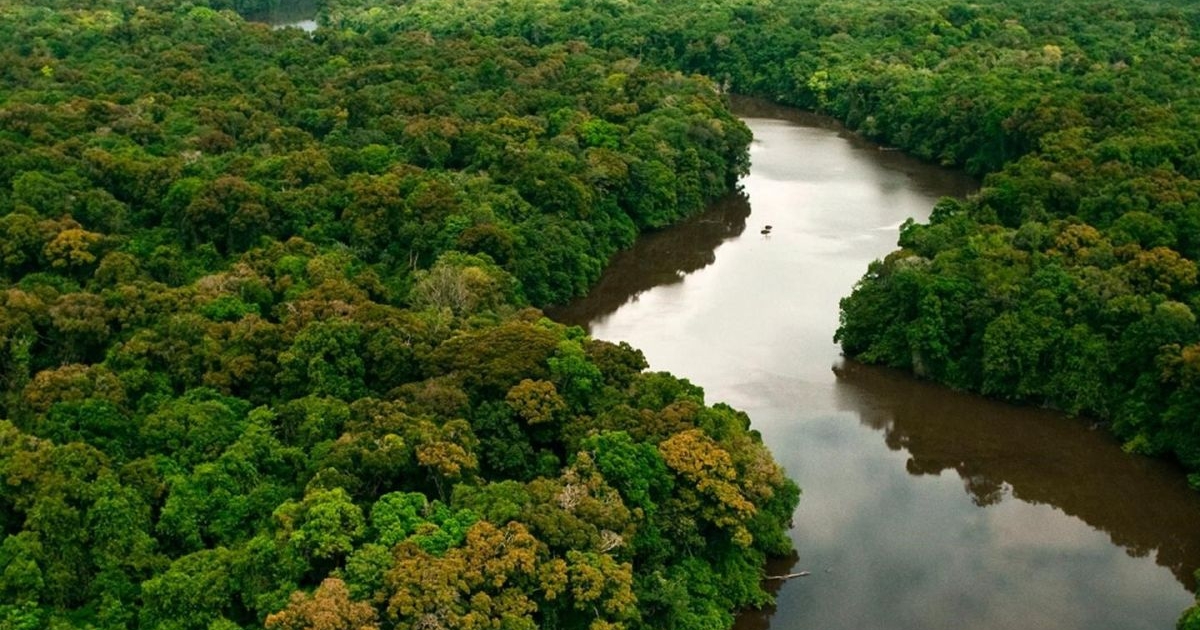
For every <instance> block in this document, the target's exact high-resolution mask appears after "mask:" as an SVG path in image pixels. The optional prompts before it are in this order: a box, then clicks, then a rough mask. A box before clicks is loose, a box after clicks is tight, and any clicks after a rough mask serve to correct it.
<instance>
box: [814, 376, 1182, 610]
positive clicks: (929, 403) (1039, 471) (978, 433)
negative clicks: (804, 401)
mask: <svg viewBox="0 0 1200 630" xmlns="http://www.w3.org/2000/svg"><path fill="white" fill-rule="evenodd" d="M834 371H835V373H836V374H837V379H838V380H837V387H836V388H835V392H836V394H837V396H836V400H837V402H838V407H839V408H840V409H844V410H847V411H853V412H855V413H857V414H858V417H859V418H860V419H861V421H862V423H863V424H865V425H867V426H870V427H871V428H873V429H877V430H880V431H883V433H884V441H885V442H886V444H887V446H888V448H890V449H891V450H893V451H901V450H903V451H905V452H907V453H908V455H909V459H908V461H907V463H906V468H907V470H908V473H909V474H911V475H914V476H921V475H938V474H940V473H941V472H942V471H945V470H954V471H955V472H956V473H957V474H958V476H959V478H961V479H962V480H963V485H964V488H965V489H966V491H967V493H969V494H970V495H971V498H972V500H973V501H974V503H975V504H976V505H979V506H989V505H994V504H997V503H999V502H1001V501H1003V500H1004V499H1005V497H1006V496H1010V495H1011V496H1012V497H1013V498H1015V499H1019V500H1021V501H1024V502H1026V503H1031V504H1046V505H1051V506H1054V507H1056V508H1058V509H1060V510H1062V511H1063V512H1064V513H1066V514H1068V515H1070V516H1074V517H1076V518H1079V519H1081V520H1083V521H1084V522H1085V523H1087V524H1088V525H1090V526H1091V527H1093V528H1095V529H1097V530H1100V531H1103V532H1105V533H1106V534H1108V536H1109V538H1110V539H1111V540H1112V542H1113V543H1114V544H1116V545H1120V546H1121V547H1123V548H1125V550H1126V552H1127V553H1128V554H1129V555H1130V556H1134V557H1148V556H1151V555H1153V557H1154V559H1155V562H1157V563H1158V564H1159V565H1162V566H1164V567H1167V568H1169V569H1170V570H1171V572H1172V573H1173V574H1174V575H1175V577H1176V578H1177V579H1178V580H1179V581H1180V583H1182V584H1183V585H1185V587H1187V588H1188V589H1189V590H1192V591H1195V588H1196V585H1195V582H1194V578H1193V575H1192V571H1193V570H1194V569H1195V568H1196V567H1198V566H1200V527H1197V525H1200V521H1198V520H1197V516H1198V515H1200V511H1198V509H1197V507H1198V503H1200V500H1198V499H1197V496H1196V494H1195V493H1194V492H1193V491H1191V490H1190V489H1188V487H1187V484H1186V483H1185V481H1184V476H1183V473H1182V471H1181V470H1179V469H1178V468H1177V467H1175V466H1173V465H1171V464H1169V463H1167V462H1163V461H1157V460H1151V459H1147V458H1143V457H1131V456H1129V455H1126V454H1125V453H1123V452H1122V451H1121V449H1120V447H1119V445H1118V444H1117V443H1116V441H1115V440H1114V439H1113V438H1112V437H1111V436H1110V435H1109V434H1108V433H1107V432H1105V431H1104V430H1101V429H1093V428H1092V427H1090V426H1089V425H1088V424H1087V423H1086V422H1085V421H1083V420H1080V419H1071V418H1067V417H1065V416H1063V415H1061V414H1058V413H1053V412H1050V411H1043V410H1037V409H1028V408H1022V407H1015V406H1012V405H1006V404H1002V403H998V402H994V401H989V400H985V399H982V398H980V397H978V396H972V395H969V394H964V393H961V392H954V391H950V390H947V389H945V388H942V387H938V386H936V385H933V384H930V383H926V382H920V381H914V380H913V379H912V378H911V377H909V376H907V375H905V374H902V373H899V372H895V371H892V370H887V369H884V368H878V367H873V366H867V365H863V364H860V363H857V362H853V361H846V362H844V363H843V364H842V365H840V366H839V367H837V368H835V370H834Z"/></svg>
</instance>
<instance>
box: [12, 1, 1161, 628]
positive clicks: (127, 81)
mask: <svg viewBox="0 0 1200 630" xmlns="http://www.w3.org/2000/svg"><path fill="white" fill-rule="evenodd" d="M274 5H275V3H274V2H265V1H258V0H253V1H242V0H236V1H234V2H228V1H224V0H222V1H220V2H218V1H217V0H212V1H211V2H196V3H176V2H170V1H168V0H150V1H149V2H136V3H131V2H124V1H122V0H112V1H109V0H103V1H101V2H90V1H89V2H84V1H82V0H53V1H52V2H25V1H21V0H0V61H3V62H4V63H3V64H0V67H2V69H0V74H2V75H3V83H4V86H5V89H4V90H3V91H2V93H0V418H7V419H8V420H4V421H0V478H2V479H3V483H0V627H3V628H21V629H22V630H23V629H25V628H29V629H31V630H32V629H34V628H38V629H41V628H57V627H81V628H106V629H107V628H114V629H115V628H145V629H150V628H154V629H162V630H191V629H196V630H236V629H238V628H255V627H263V626H268V627H272V628H274V627H282V628H285V629H289V630H290V628H292V627H297V628H298V627H310V626H312V624H316V626H312V627H320V628H322V629H324V628H325V626H323V625H321V624H330V625H329V628H330V629H332V628H334V625H333V624H335V623H336V620H337V619H338V618H337V617H336V615H335V616H332V617H330V616H328V615H326V616H323V617H321V619H322V620H323V621H321V620H318V621H313V611H320V610H321V609H320V607H321V606H324V605H326V604H327V603H328V602H340V604H339V605H341V604H346V605H347V606H350V604H349V603H348V602H346V601H345V600H346V599H347V598H349V599H352V600H353V601H354V604H353V605H352V606H350V608H347V611H348V612H347V615H348V617H347V618H346V620H345V621H346V622H347V623H350V621H349V620H350V619H351V618H353V620H354V623H355V624H357V625H354V628H355V630H365V628H367V627H370V624H372V623H375V622H376V621H380V620H383V622H384V623H386V624H387V627H411V626H413V625H414V624H415V623H417V622H418V621H422V623H424V622H425V621H426V615H432V616H433V618H438V619H445V620H447V621H446V623H447V624H449V625H451V626H455V627H458V626H459V625H469V624H475V625H473V626H472V627H506V628H534V627H539V626H540V627H561V628H596V629H597V630H599V629H601V628H609V629H617V628H634V627H639V628H655V627H666V626H670V625H672V624H674V625H675V627H688V626H689V625H691V624H693V622H695V623H699V622H700V621H704V622H705V623H710V622H711V621H713V620H717V621H719V622H721V623H725V624H727V623H728V621H729V619H730V618H731V617H730V611H731V610H733V609H736V608H738V607H741V606H747V605H759V604H762V603H764V602H765V601H766V595H765V594H764V592H763V591H762V590H761V589H760V587H759V584H758V579H759V573H760V571H761V567H762V565H763V561H764V559H765V557H766V554H768V553H780V552H781V551H786V550H784V549H782V548H781V547H780V545H779V541H780V540H781V539H784V538H786V535H785V534H784V530H785V527H786V526H787V524H788V518H789V517H790V513H791V508H792V507H794V505H795V502H796V500H797V495H796V493H795V492H794V486H793V485H792V484H791V483H790V482H789V481H787V480H786V479H785V478H784V476H783V474H782V471H781V470H780V469H779V467H778V466H777V465H776V464H775V463H774V462H773V460H772V459H771V458H770V455H769V454H768V453H767V452H766V450H765V449H764V448H763V447H762V445H761V443H760V441H759V440H758V438H757V436H755V435H754V434H752V433H749V432H747V430H746V426H745V422H744V421H743V418H744V417H742V416H737V415H736V414H735V413H734V412H732V411H731V410H727V409H715V410H708V409H707V408H706V407H704V403H703V395H702V392H700V391H699V390H698V389H697V388H695V387H692V386H690V385H689V384H687V383H686V381H680V380H678V379H674V378H673V377H669V376H667V375H661V374H659V375H647V374H645V373H644V372H643V370H644V369H645V368H646V363H645V360H644V357H642V356H641V354H640V353H639V352H637V351H635V350H633V349H632V348H629V347H628V346H625V345H622V346H616V345H612V344H608V343H605V342H601V341H596V340H592V339H589V338H587V337H586V335H584V334H583V332H582V331H581V330H580V329H578V328H566V327H563V326H560V325H557V324H554V323H552V322H550V321H548V320H546V319H544V318H543V317H542V316H541V314H540V313H539V312H538V311H536V310H533V309H530V308H527V305H528V304H530V303H533V304H538V305H542V304H549V303H553V302H561V301H564V300H567V299H570V298H571V297H573V296H576V295H579V294H581V293H582V292H584V291H585V290H586V289H587V288H588V287H589V286H590V285H591V284H592V283H593V282H594V281H595V280H596V279H597V278H598V277H599V274H600V272H601V270H602V268H603V266H604V264H605V262H606V261H607V260H608V258H609V256H611V254H613V253H614V252H615V251H616V250H617V249H619V248H620V247H623V246H627V245H628V244H630V243H631V242H632V240H633V239H634V237H635V236H636V235H637V233H638V230H639V229H646V228H650V227H660V226H664V225H667V224H669V223H671V222H673V221H677V220H679V219H681V218H683V217H686V216H688V215H690V214H692V213H694V212H695V211H697V210H699V209H701V208H702V207H703V205H704V203H705V202H706V201H707V200H709V199H712V198H714V197H716V196H718V195H720V194H722V193H723V192H725V191H726V190H727V189H728V188H729V187H730V186H731V185H732V184H733V183H734V182H735V180H736V178H737V177H738V176H739V175H740V174H742V173H743V172H744V171H745V168H746V163H747V152H746V147H747V144H748V142H749V134H748V131H747V129H746V128H745V126H744V125H742V124H741V123H740V122H738V121H737V120H736V119H735V118H734V117H733V116H732V115H731V114H730V113H729V112H728V111H727V109H726V108H725V105H724V104H723V100H722V97H721V96H720V95H719V94H718V93H717V92H716V91H714V90H713V89H712V84H711V83H709V82H708V81H706V80H705V79H702V78H699V77H685V76H682V75H680V74H678V73H677V72H672V71H667V70H663V69H661V68H660V67H658V66H655V65H653V64H643V63H639V62H638V61H636V60H635V59H632V58H629V57H628V56H627V55H625V54H622V53H620V52H614V51H610V50H608V49H606V48H602V47H596V48H593V47H589V46H588V45H586V44H583V43H581V42H579V41H565V40H564V41H561V42H557V43H550V42H538V43H530V42H528V41H523V40H521V39H517V38H504V37H499V36H450V35H443V34H438V35H432V34H431V33H429V32H427V31H419V30H409V29H391V28H386V29H385V28H378V27H377V26H375V25H371V24H366V23H363V24H359V25H357V26H353V27H350V28H346V29H340V30H337V31H333V30H326V31H322V32H320V33H318V34H316V35H314V36H311V37H310V36H308V35H306V34H304V33H301V32H299V31H295V30H282V31H272V30H270V29H269V28H267V27H265V26H263V25H255V24H250V23H247V22H245V21H243V20H242V19H241V18H239V17H238V15H237V14H236V13H234V12H232V11H228V10H226V9H233V10H236V11H238V12H243V13H256V12H260V11H264V10H268V9H272V8H275V7H274ZM344 8H345V7H343V6H342V5H337V4H335V3H328V4H327V6H326V7H325V10H326V11H338V10H341V9H344ZM389 10H390V9H389ZM1127 229H1128V231H1129V232H1130V238H1137V239H1141V238H1147V239H1150V238H1154V235H1155V226H1154V225H1153V224H1152V222H1151V223H1148V224H1146V225H1142V224H1131V225H1129V226H1127ZM709 411H711V413H709ZM643 416H644V417H646V418H647V419H648V421H650V422H651V424H652V426H653V427H654V429H653V430H652V431H640V432H632V431H630V432H626V433H620V432H611V431H609V432H606V430H605V429H606V428H612V429H614V430H616V429H619V428H622V427H618V426H615V422H614V426H613V427H606V426H603V425H602V422H601V421H600V420H598V419H599V418H603V419H610V418H630V417H633V418H641V417H643ZM605 422H607V420H605ZM684 432H693V433H689V434H688V435H689V437H690V438H695V439H700V438H699V437H698V436H701V435H709V436H710V437H707V438H704V440H703V441H702V442H703V444H704V445H705V446H706V447H707V450H706V454H707V455H708V456H710V458H711V460H712V462H714V464H713V465H714V466H717V467H718V468H719V472H717V473H713V474H716V475H717V476H718V477H719V479H718V481H719V482H720V483H721V484H724V485H722V486H721V488H722V490H723V492H725V493H726V494H727V495H728V496H729V497H734V498H736V501H734V503H733V504H730V505H726V504H724V503H721V501H719V500H717V499H715V498H714V497H712V496H709V495H705V494H697V493H696V492H694V491H690V490H688V489H687V486H688V485H689V484H690V483H692V481H693V477H695V476H696V475H701V476H703V475H704V474H707V473H706V471H705V470H699V469H697V470H692V469H691V468H688V467H687V466H683V468H679V469H677V468H672V467H670V466H668V465H667V460H666V459H665V454H664V453H666V452H667V451H664V450H663V449H666V448H668V442H667V440H669V439H671V438H672V436H675V435H679V434H682V433H684ZM706 432H707V433H706ZM672 461H673V460H672ZM781 501H782V502H784V503H786V504H787V507H786V509H785V508H783V507H780V505H779V503H780V502H781ZM759 505H761V506H762V508H761V509H759V508H758V506H759ZM731 506H732V507H731ZM672 528H674V529H675V530H679V531H683V532H685V533H686V535H684V536H679V537H675V536H673V535H672V533H673V532H672ZM681 563H686V565H687V569H686V570H683V569H681V566H682V564H681ZM659 575H670V576H672V577H671V579H672V580H674V583H676V584H677V585H678V588H681V589H684V592H686V593H689V599H685V600H683V601H680V602H676V603H673V604H671V606H672V607H671V608H670V609H669V610H668V609H667V608H664V607H661V606H659V605H657V604H652V602H653V601H655V598H656V597H657V595H656V592H657V591H654V590H649V589H657V588H658V587H657V586H656V585H655V584H656V583H655V582H654V579H655V576H659ZM318 585H320V588H318ZM314 589H317V590H316V591H315V592H314V593H313V594H312V595H311V596H309V595H306V593H308V592H312V591H313V590H314ZM710 596H711V597H710ZM339 598H340V599H339ZM664 606H665V604H664ZM305 624H309V625H305ZM680 624H683V625H680ZM696 627H698V626H696Z"/></svg>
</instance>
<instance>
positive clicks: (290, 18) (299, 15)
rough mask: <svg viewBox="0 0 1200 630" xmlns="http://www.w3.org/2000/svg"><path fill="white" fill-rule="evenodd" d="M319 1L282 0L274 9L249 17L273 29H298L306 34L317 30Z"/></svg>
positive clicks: (248, 18) (248, 16) (248, 17)
mask: <svg viewBox="0 0 1200 630" xmlns="http://www.w3.org/2000/svg"><path fill="white" fill-rule="evenodd" d="M317 9H318V7H317V0H280V1H279V3H278V4H277V5H276V6H275V8H274V9H271V10H270V11H266V12H264V13H257V14H252V15H247V16H246V19H247V20H250V21H252V22H265V23H267V24H270V25H271V28H298V29H300V30H303V31H306V32H309V33H311V32H313V31H315V30H317V18H316V15H317Z"/></svg>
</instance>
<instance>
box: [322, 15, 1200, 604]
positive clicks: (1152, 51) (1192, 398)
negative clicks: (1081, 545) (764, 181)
mask: <svg viewBox="0 0 1200 630" xmlns="http://www.w3.org/2000/svg"><path fill="white" fill-rule="evenodd" d="M327 17H328V19H329V21H330V23H331V24H333V25H335V26H339V27H349V28H363V29H367V30H374V31H385V32H386V31H388V30H390V29H397V28H399V29H409V28H417V29H427V30H429V31H430V32H433V33H437V34H478V33H487V34H502V35H512V36H520V37H524V38H526V39H527V40H528V41H531V42H548V41H562V40H569V39H572V38H578V39H582V40H585V41H588V42H590V43H592V44H593V45H595V46H598V47H603V48H608V49H613V50H620V51H624V52H626V53H627V54H630V55H634V56H637V57H638V58H641V59H644V60H648V61H652V62H654V63H657V64H662V65H666V66H670V67H676V68H680V69H683V70H685V71H689V72H700V73H703V74H706V75H708V76H710V77H712V78H713V79H714V80H716V81H718V82H719V83H720V84H721V85H722V86H723V87H725V88H726V89H730V90H733V91H737V92H741V93H746V94H756V95H760V96H766V97H769V98H772V99H774V100H776V101H780V102H784V103H789V104H794V105H799V106H801V107H805V108H809V109H814V110H819V111H824V112H827V113H830V114H832V115H834V116H836V117H838V118H839V119H841V120H842V121H844V122H845V123H846V124H847V125H848V126H850V127H851V128H853V129H855V130H857V131H859V132H860V133H863V134H864V135H866V136H868V137H871V138H873V139H876V140H877V141H879V142H881V143H884V144H887V145H891V146H895V147H899V148H902V149H905V150H906V151H909V152H911V153H913V154H915V155H917V156H920V157H923V158H925V159H929V160H933V161H937V162H940V163H944V164H948V165H958V166H961V167H963V168H965V169H967V170H968V171H969V172H971V173H973V174H977V175H981V176H984V175H986V177H985V179H984V186H983V189H982V191H981V192H980V194H979V195H977V196H975V197H973V198H972V199H970V200H967V201H965V202H960V201H955V200H944V201H943V202H942V203H941V204H939V205H938V207H937V208H936V209H935V211H934V214H933V217H932V219H931V221H930V223H929V224H927V225H921V224H915V223H909V224H906V225H905V226H904V227H903V228H902V230H901V234H900V242H899V244H900V247H901V249H900V250H898V251H897V252H895V253H893V254H891V255H890V256H888V257H887V258H886V259H885V260H883V261H880V262H877V263H875V264H873V265H872V266H871V267H870V269H869V270H868V271H867V274H866V275H865V276H864V278H863V279H862V281H861V282H860V283H859V284H858V285H857V286H856V287H855V289H854V292H853V294H852V295H851V296H850V297H848V298H846V299H845V300H844V301H843V304H842V324H841V327H840V328H839V330H838V332H837V339H838V340H839V341H840V342H841V344H842V347H843V349H844V351H845V352H846V354H848V355H850V356H854V357H856V358H858V359H860V360H864V361H868V362H872V363H881V364H885V365H890V366H895V367H899V368H903V369H907V370H911V371H913V372H915V373H917V374H919V375H921V376H924V377H928V378H931V379H935V380H938V381H941V382H943V383H947V384H949V385H951V386H954V387H957V388H962V389H967V390H972V391H977V392H981V393H985V394H988V395H991V396H995V397H999V398H1004V399H1010V400H1015V401H1024V402H1028V403H1033V404H1039V405H1046V406H1050V407H1055V408H1059V409H1063V410H1065V411H1067V412H1069V413H1072V414H1080V415H1086V416H1089V417H1092V418H1095V419H1098V420H1101V421H1104V422H1106V423H1108V424H1109V426H1110V427H1111V429H1112V431H1113V432H1114V433H1115V434H1116V436H1117V437H1118V438H1119V439H1120V440H1121V441H1122V442H1123V443H1124V445H1125V448H1126V450H1127V451H1130V452H1132V453H1139V454H1147V455H1156V456H1166V457H1171V458H1174V459H1176V460H1178V461H1179V462H1180V463H1181V464H1182V465H1183V466H1184V467H1185V469H1186V470H1187V471H1188V472H1189V473H1191V475H1190V477H1189V479H1190V481H1191V483H1192V484H1193V486H1195V487H1198V488H1200V328H1198V326H1197V321H1196V313H1197V311H1198V310H1200V285H1198V284H1197V267H1196V262H1195V261H1197V260H1198V259H1200V236H1198V235H1200V186H1198V185H1197V179H1198V178H1200V157H1198V156H1200V100H1198V98H1197V96H1198V95H1200V94H1198V89H1200V88H1198V87H1197V84H1196V82H1195V72H1196V67H1197V63H1198V61H1197V60H1200V40H1198V39H1197V36H1196V29H1197V27H1198V25H1200V9H1198V8H1197V7H1196V6H1195V5H1194V4H1192V3H1184V2H1178V1H1174V0H1134V1H1132V2H1111V1H1108V0H1101V1H1099V2H1096V1H1092V0H1086V1H1085V0H1064V1H1062V2H1053V3H1046V2H1035V1H1033V0H993V1H989V2H978V3H970V2H963V1H961V0H903V1H901V2H894V1H888V2H880V1H877V0H772V1H770V2H761V1H758V0H709V1H707V2H700V3H696V2H678V1H676V0H666V1H664V2H655V3H625V2H619V1H612V0H591V1H586V0H585V1H577V0H573V1H570V2H557V1H555V0H509V1H508V2H504V3H492V2H484V1H482V0H474V1H472V0H466V1H464V2H455V3H447V2H444V1H443V0H409V1H408V2H405V3H404V4H402V5H401V4H398V3H397V4H393V5H390V7H389V8H383V9H379V8H371V9H369V10H367V9H366V3H364V2H362V1H361V0H341V1H338V2H333V3H330V6H329V9H328V10H327ZM1198 619H1200V612H1197V611H1193V612H1192V613H1191V616H1190V617H1187V618H1186V619H1185V621H1183V622H1181V623H1187V624H1191V625H1188V626H1187V627H1200V622H1197V620H1198Z"/></svg>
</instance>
